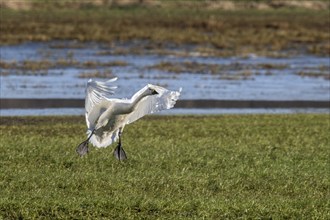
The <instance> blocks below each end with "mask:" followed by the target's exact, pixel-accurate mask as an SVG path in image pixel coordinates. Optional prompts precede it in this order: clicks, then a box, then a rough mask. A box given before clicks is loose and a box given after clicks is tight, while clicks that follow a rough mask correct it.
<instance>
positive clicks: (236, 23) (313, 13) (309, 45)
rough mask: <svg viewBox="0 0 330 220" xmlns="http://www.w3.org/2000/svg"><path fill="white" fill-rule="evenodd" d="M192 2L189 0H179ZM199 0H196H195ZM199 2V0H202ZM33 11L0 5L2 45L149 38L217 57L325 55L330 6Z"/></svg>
mask: <svg viewBox="0 0 330 220" xmlns="http://www.w3.org/2000/svg"><path fill="white" fill-rule="evenodd" d="M183 2H189V1H181V3H183ZM196 2H197V1H196ZM200 2H201V1H200ZM39 5H41V6H45V7H44V8H43V7H36V8H32V9H30V10H16V11H15V10H10V9H6V8H1V30H0V42H1V44H17V43H20V42H25V41H51V40H77V41H79V42H86V41H94V42H95V41H96V42H105V43H109V44H112V43H114V42H118V41H120V42H126V41H131V40H146V41H148V42H149V45H148V46H147V47H148V48H157V49H159V50H161V49H162V48H166V46H167V43H174V44H176V45H191V44H193V45H200V47H201V50H202V51H201V52H210V50H211V52H212V53H213V52H214V51H216V54H217V55H218V56H232V55H237V54H247V53H257V54H260V55H269V51H283V50H286V51H288V52H291V53H294V54H296V53H301V51H303V52H304V53H310V54H316V55H322V56H327V55H328V54H329V51H330V45H329V37H330V34H329V25H330V23H329V19H328V18H329V10H309V9H299V8H295V9H290V8H281V9H269V10H256V9H248V8H247V9H238V10H220V9H208V8H205V7H197V6H199V5H198V4H196V7H193V6H194V5H195V4H193V3H191V2H190V4H189V7H188V6H185V5H183V6H182V5H179V6H178V5H174V6H168V7H139V6H130V7H111V8H107V7H82V8H79V9H74V8H72V7H71V8H70V7H65V6H63V7H61V8H47V7H46V6H47V4H46V3H45V4H41V3H40V4H39Z"/></svg>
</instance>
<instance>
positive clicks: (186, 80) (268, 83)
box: [0, 42, 330, 100]
mask: <svg viewBox="0 0 330 220" xmlns="http://www.w3.org/2000/svg"><path fill="white" fill-rule="evenodd" d="M60 43H62V44H63V42H60ZM64 43H65V42H64ZM69 43H70V44H71V43H72V42H69ZM57 44H58V42H49V43H39V42H38V43H24V44H20V45H15V46H1V47H0V52H1V61H2V62H9V61H15V62H17V63H22V62H23V61H26V60H29V61H32V60H35V61H40V60H48V61H51V62H55V61H56V60H59V59H62V60H68V59H74V60H78V61H79V62H85V61H98V62H109V61H125V62H127V63H128V65H127V66H115V67H104V66H98V67H96V68H95V69H97V70H98V71H100V72H102V71H107V72H111V75H112V76H118V81H117V82H116V85H117V86H118V89H117V90H116V97H120V98H122V97H131V96H132V95H133V94H134V93H135V92H136V91H137V90H139V89H140V88H141V87H143V86H144V85H146V84H147V83H152V84H158V85H161V86H165V87H167V88H169V89H178V88H180V87H182V88H183V91H182V96H181V99H219V100H226V99H231V100H233V99H234V100H329V99H330V92H329V91H330V83H329V82H330V81H329V79H326V78H327V76H328V75H329V68H330V64H329V58H328V57H315V56H308V55H300V56H295V57H286V58H267V57H257V56H255V55H253V54H251V55H250V56H247V57H229V58H221V57H211V56H209V57H208V56H200V55H199V54H198V53H189V50H188V51H186V55H185V56H177V55H175V53H174V54H166V55H159V54H155V53H145V52H146V51H142V52H143V53H141V54H111V53H110V54H109V55H99V53H100V52H104V51H107V52H112V51H113V50H114V49H113V48H109V47H107V45H103V44H99V43H85V44H83V47H82V48H72V47H71V48H70V47H69V48H65V47H57V46H56V45H57ZM126 47H129V45H128V46H127V45H126ZM161 62H173V63H176V62H197V63H205V64H218V65H221V66H242V67H243V68H229V69H224V70H221V71H222V73H221V74H226V76H227V77H221V76H222V75H219V74H212V73H201V74H196V73H189V72H183V73H168V72H164V71H161V70H158V69H151V68H148V67H150V66H152V65H155V64H159V63H161ZM262 64H272V65H275V68H270V69H262V68H260V67H258V65H262ZM276 65H282V66H283V67H282V68H276ZM246 66H247V67H248V68H249V69H248V72H249V75H248V76H247V77H237V78H235V77H231V76H235V75H237V74H240V73H241V72H242V71H245V69H244V67H246ZM95 69H93V68H90V69H88V68H81V67H75V66H69V67H63V66H62V67H61V66H58V67H52V68H50V69H47V70H38V71H31V70H13V69H5V68H0V71H1V73H2V74H1V88H0V90H1V98H66V99H70V98H84V88H85V85H86V82H87V80H88V78H80V77H79V76H81V74H82V73H90V72H93V71H95ZM301 71H305V72H322V73H323V74H324V75H322V76H321V77H320V76H319V77H311V76H306V77H302V76H300V75H298V74H297V73H299V72H301ZM5 72H6V73H7V74H4V73H5ZM228 76H230V77H229V78H228ZM100 80H103V79H100Z"/></svg>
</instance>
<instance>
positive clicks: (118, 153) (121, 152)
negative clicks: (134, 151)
mask: <svg viewBox="0 0 330 220" xmlns="http://www.w3.org/2000/svg"><path fill="white" fill-rule="evenodd" d="M118 136H119V141H118V145H117V147H116V148H115V150H114V152H113V155H114V156H115V157H116V158H117V159H118V160H119V161H121V160H126V159H127V156H126V153H125V151H124V149H123V148H122V146H121V131H119V133H118Z"/></svg>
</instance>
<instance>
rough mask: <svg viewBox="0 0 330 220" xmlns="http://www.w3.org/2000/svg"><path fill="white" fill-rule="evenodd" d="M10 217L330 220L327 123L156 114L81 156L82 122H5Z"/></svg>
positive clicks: (0, 159) (2, 145)
mask: <svg viewBox="0 0 330 220" xmlns="http://www.w3.org/2000/svg"><path fill="white" fill-rule="evenodd" d="M0 119H1V120H0V131H1V133H0V138H1V142H0V151H1V154H0V218H3V219H36V218H38V219H203V218H204V219H329V218H330V202H329V201H330V199H329V196H330V195H329V167H330V166H329V133H328V132H329V127H330V125H329V123H330V122H329V121H330V118H329V115H328V114H323V115H305V114H301V115H299V114H298V115H228V116H152V117H146V118H144V119H141V120H139V121H137V122H136V123H134V124H131V125H129V126H127V127H126V128H125V131H124V134H123V147H124V148H125V150H126V152H127V154H128V158H129V160H128V161H126V162H118V161H117V160H116V159H115V158H114V157H113V156H112V150H113V148H114V146H110V147H109V148H104V149H95V148H92V149H91V152H90V153H89V154H88V155H87V156H85V157H83V158H80V157H79V156H78V155H77V154H76V152H75V147H76V145H77V144H79V143H80V142H81V141H82V140H83V139H84V138H85V129H86V128H85V125H84V118H83V117H1V118H0Z"/></svg>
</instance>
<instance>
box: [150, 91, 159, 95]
mask: <svg viewBox="0 0 330 220" xmlns="http://www.w3.org/2000/svg"><path fill="white" fill-rule="evenodd" d="M151 94H152V95H158V94H159V93H158V92H157V91H156V90H154V91H152V93H151Z"/></svg>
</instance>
